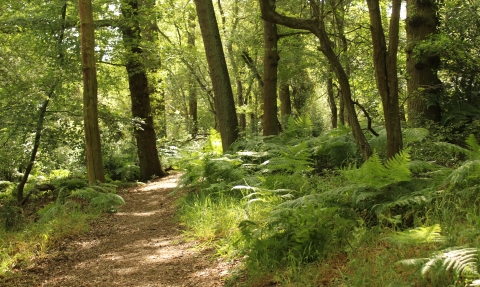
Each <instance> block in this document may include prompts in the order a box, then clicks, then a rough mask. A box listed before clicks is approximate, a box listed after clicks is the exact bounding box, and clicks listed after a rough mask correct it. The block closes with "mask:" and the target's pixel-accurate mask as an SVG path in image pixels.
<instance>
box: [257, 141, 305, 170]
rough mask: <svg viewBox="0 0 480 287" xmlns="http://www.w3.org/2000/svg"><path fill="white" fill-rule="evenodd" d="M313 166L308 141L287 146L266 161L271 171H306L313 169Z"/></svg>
mask: <svg viewBox="0 0 480 287" xmlns="http://www.w3.org/2000/svg"><path fill="white" fill-rule="evenodd" d="M311 166H312V161H311V159H310V151H309V150H308V146H307V143H306V142H302V143H300V144H298V145H295V146H291V147H287V148H286V149H284V150H282V151H280V152H279V155H278V156H276V157H273V158H271V159H270V160H268V162H266V167H267V168H268V171H271V172H278V171H282V172H287V173H304V172H309V171H312V167H311Z"/></svg>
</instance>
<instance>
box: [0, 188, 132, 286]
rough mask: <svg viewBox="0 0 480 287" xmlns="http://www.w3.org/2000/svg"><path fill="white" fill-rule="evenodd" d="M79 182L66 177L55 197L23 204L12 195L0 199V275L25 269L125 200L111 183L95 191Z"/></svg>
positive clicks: (46, 196) (33, 197) (40, 197)
mask: <svg viewBox="0 0 480 287" xmlns="http://www.w3.org/2000/svg"><path fill="white" fill-rule="evenodd" d="M82 182H83V181H82ZM78 183H79V180H74V181H73V180H70V181H69V180H66V181H64V182H63V185H62V186H64V189H61V191H60V192H59V195H58V196H57V199H55V200H54V199H53V198H51V197H50V196H48V195H38V196H32V197H31V198H30V199H29V201H28V204H27V205H25V206H22V207H19V206H18V204H17V203H16V202H15V201H14V200H13V199H12V196H11V195H10V196H4V198H3V199H2V200H1V201H0V224H1V225H0V278H1V277H6V276H13V275H15V271H16V270H18V269H24V268H28V267H29V266H30V265H31V264H32V263H33V262H34V261H35V260H36V259H38V258H41V257H43V256H45V255H46V252H47V251H48V250H49V248H51V247H52V246H54V245H55V244H56V243H57V242H59V241H61V240H63V239H64V238H66V237H71V236H76V235H79V234H82V233H84V232H86V231H87V230H88V228H89V225H90V223H91V221H92V220H96V219H97V218H98V217H99V216H100V215H101V214H102V213H103V212H105V211H110V210H115V206H117V205H120V204H122V203H124V201H123V199H122V198H121V197H120V196H117V195H116V194H115V186H114V185H111V184H102V185H98V186H95V189H96V190H94V189H92V188H90V187H88V186H87V184H86V183H82V184H81V185H78ZM99 190H101V192H100V191H99ZM63 195H65V196H63ZM86 195H90V197H86Z"/></svg>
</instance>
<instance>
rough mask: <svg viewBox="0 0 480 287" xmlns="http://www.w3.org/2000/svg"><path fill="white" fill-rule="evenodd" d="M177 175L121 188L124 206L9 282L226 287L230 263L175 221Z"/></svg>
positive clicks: (30, 284) (73, 286) (141, 286)
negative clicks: (186, 236) (185, 235)
mask: <svg viewBox="0 0 480 287" xmlns="http://www.w3.org/2000/svg"><path fill="white" fill-rule="evenodd" d="M178 178H179V175H178V174H174V175H169V176H168V177H165V178H162V179H159V180H157V181H154V182H150V183H148V184H147V185H145V186H141V187H136V188H134V189H129V190H128V191H124V192H119V194H120V195H121V196H122V197H123V198H124V199H125V201H126V204H125V205H124V206H123V207H121V209H120V211H119V212H118V213H116V214H112V215H106V216H104V217H103V218H102V219H100V220H98V221H97V222H95V223H94V224H93V225H92V227H91V228H90V231H88V232H87V233H86V234H83V235H81V236H76V237H75V238H71V239H67V240H65V241H64V242H61V243H60V244H59V245H58V246H56V247H55V248H54V249H53V250H52V251H51V252H50V254H49V255H48V256H47V258H45V259H44V260H42V261H41V262H38V264H37V265H36V266H35V267H33V268H30V269H29V270H26V272H25V273H24V275H23V276H21V277H19V278H16V279H15V280H12V281H10V282H6V283H1V282H0V285H2V284H7V285H5V286H8V287H10V286H45V287H47V286H48V287H50V286H62V287H63V286H69V287H70V286H71V287H80V286H82V287H83V286H85V287H87V286H88V287H90V286H91V287H93V286H95V287H103V286H105V287H107V286H108V287H113V286H135V287H137V286H138V287H153V286H161V287H184V286H185V287H187V286H209V287H210V286H224V281H223V280H222V278H224V279H225V278H226V277H228V274H229V268H231V267H232V266H230V265H228V264H227V263H224V262H222V261H220V260H215V259H212V258H213V257H212V252H213V250H204V251H198V250H199V249H195V248H194V247H195V242H191V241H190V242H188V241H185V240H184V238H183V237H182V231H181V228H180V226H179V225H178V223H176V222H174V220H173V216H174V204H173V202H174V201H175V199H176V198H175V197H173V196H169V195H168V194H169V193H171V192H172V191H173V189H174V188H175V186H176V185H177V182H178Z"/></svg>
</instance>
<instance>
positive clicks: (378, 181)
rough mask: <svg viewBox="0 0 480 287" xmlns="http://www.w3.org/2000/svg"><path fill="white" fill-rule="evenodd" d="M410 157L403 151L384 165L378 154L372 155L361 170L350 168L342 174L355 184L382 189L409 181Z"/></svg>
mask: <svg viewBox="0 0 480 287" xmlns="http://www.w3.org/2000/svg"><path fill="white" fill-rule="evenodd" d="M409 161H410V155H409V154H408V152H407V151H406V150H403V151H401V152H399V153H398V154H396V155H395V156H394V157H392V158H391V159H389V160H388V161H387V162H386V163H385V165H383V164H382V161H381V160H380V157H379V156H378V155H377V154H374V155H372V156H371V157H370V158H369V159H368V160H367V161H366V162H365V163H364V164H363V165H362V166H361V167H360V168H358V169H357V168H354V167H350V168H349V169H346V170H342V174H343V175H344V176H345V177H346V178H347V179H348V180H349V181H350V182H353V183H357V184H362V185H368V186H372V187H376V188H381V187H384V186H387V185H390V184H392V183H396V182H401V181H409V180H410V179H411V173H410V170H409V169H408V167H407V164H408V163H409Z"/></svg>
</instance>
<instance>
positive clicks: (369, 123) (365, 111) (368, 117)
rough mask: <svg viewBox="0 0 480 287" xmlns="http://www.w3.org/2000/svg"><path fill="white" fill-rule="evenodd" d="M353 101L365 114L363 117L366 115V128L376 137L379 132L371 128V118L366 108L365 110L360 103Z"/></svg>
mask: <svg viewBox="0 0 480 287" xmlns="http://www.w3.org/2000/svg"><path fill="white" fill-rule="evenodd" d="M353 103H354V104H355V105H357V106H358V107H359V108H360V109H361V110H362V112H363V113H364V114H365V117H367V121H368V126H367V128H368V130H369V131H370V132H371V133H372V134H373V135H374V136H376V137H378V136H379V134H378V133H377V132H376V131H375V130H374V129H373V128H372V118H371V117H370V115H369V114H368V112H367V110H366V109H365V108H364V107H363V106H362V105H360V103H359V102H357V101H353Z"/></svg>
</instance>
